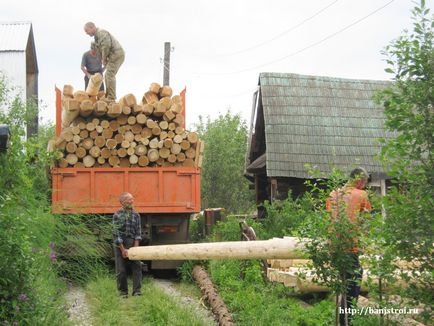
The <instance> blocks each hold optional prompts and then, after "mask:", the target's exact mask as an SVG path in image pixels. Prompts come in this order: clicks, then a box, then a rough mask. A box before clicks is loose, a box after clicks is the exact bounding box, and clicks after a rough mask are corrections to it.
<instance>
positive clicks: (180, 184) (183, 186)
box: [51, 167, 200, 214]
mask: <svg viewBox="0 0 434 326" xmlns="http://www.w3.org/2000/svg"><path fill="white" fill-rule="evenodd" d="M51 173H52V178H53V194H52V201H53V213H68V214H70V213H93V214H108V213H110V214H111V213H114V212H115V211H116V210H118V209H119V208H120V204H119V200H118V198H119V194H120V193H122V192H124V191H127V192H130V193H132V194H133V196H134V198H135V201H134V208H135V209H136V210H137V211H138V212H139V213H190V214H191V213H197V212H199V211H200V172H199V169H197V168H189V167H170V168H53V169H52V171H51Z"/></svg>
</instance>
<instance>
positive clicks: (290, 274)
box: [267, 259, 408, 293]
mask: <svg viewBox="0 0 434 326" xmlns="http://www.w3.org/2000/svg"><path fill="white" fill-rule="evenodd" d="M267 263H268V266H269V267H268V268H267V278H268V279H269V281H270V282H277V283H283V284H284V285H285V286H286V287H289V288H292V289H293V290H294V292H295V293H313V292H330V289H329V288H327V287H326V286H325V285H323V284H319V283H318V282H316V279H315V273H314V270H313V269H312V268H311V266H312V261H311V260H309V259H268V260H267ZM362 266H363V276H362V284H361V289H362V291H363V292H367V291H368V290H369V288H368V286H367V284H368V278H369V276H370V270H369V267H368V266H366V265H364V264H363V262H362ZM371 277H372V275H371ZM395 277H396V280H395V282H394V286H400V287H402V288H405V287H407V286H408V283H407V282H406V281H405V280H404V279H402V278H401V277H400V275H399V273H396V275H395ZM372 282H373V283H374V284H378V279H377V278H376V277H373V278H372ZM384 289H385V290H387V287H386V286H385V287H384Z"/></svg>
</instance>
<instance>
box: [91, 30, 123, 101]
mask: <svg viewBox="0 0 434 326" xmlns="http://www.w3.org/2000/svg"><path fill="white" fill-rule="evenodd" d="M84 31H85V33H86V34H87V35H89V36H93V37H94V39H95V44H96V47H97V49H98V51H99V53H100V55H101V59H102V64H103V66H104V68H105V71H106V72H105V85H106V89H107V93H106V97H107V99H109V100H113V101H114V100H116V74H117V72H118V70H119V68H120V66H121V65H122V63H123V62H124V60H125V52H124V49H123V48H122V46H121V45H120V44H119V42H118V41H117V40H116V39H115V38H114V36H113V35H111V34H110V33H109V32H107V31H106V30H104V29H100V28H97V27H96V26H95V24H94V23H92V22H88V23H86V24H85V25H84Z"/></svg>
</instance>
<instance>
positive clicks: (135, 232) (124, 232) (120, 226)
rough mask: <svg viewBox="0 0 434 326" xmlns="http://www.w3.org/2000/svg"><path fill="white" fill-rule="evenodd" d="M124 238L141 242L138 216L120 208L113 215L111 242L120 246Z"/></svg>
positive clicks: (134, 212) (131, 211) (132, 211)
mask: <svg viewBox="0 0 434 326" xmlns="http://www.w3.org/2000/svg"><path fill="white" fill-rule="evenodd" d="M126 238H131V239H134V240H142V233H141V224H140V214H139V213H137V212H136V211H134V210H125V209H124V208H121V209H119V210H118V211H117V212H116V213H114V214H113V240H114V243H115V244H116V245H120V244H121V243H123V242H124V239H126Z"/></svg>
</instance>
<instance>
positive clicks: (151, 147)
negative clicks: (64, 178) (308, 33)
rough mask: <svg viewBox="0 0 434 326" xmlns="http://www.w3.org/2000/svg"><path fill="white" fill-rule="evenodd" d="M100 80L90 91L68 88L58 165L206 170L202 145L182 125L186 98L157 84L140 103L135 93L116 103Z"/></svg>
mask: <svg viewBox="0 0 434 326" xmlns="http://www.w3.org/2000/svg"><path fill="white" fill-rule="evenodd" d="M95 76H96V77H95ZM98 78H101V81H102V77H100V75H98V74H97V75H94V76H92V78H91V80H90V83H89V87H88V88H87V90H86V91H75V92H74V90H73V87H72V86H70V85H65V86H64V88H63V97H62V132H61V134H60V136H59V137H55V138H54V139H52V140H51V141H50V143H49V149H50V150H52V151H55V153H56V154H55V156H56V159H57V166H58V167H61V168H65V167H75V168H84V167H86V168H90V167H172V166H177V167H178V166H184V167H194V166H196V167H201V165H202V157H203V142H201V141H200V140H199V139H198V135H197V134H196V133H195V132H188V131H187V130H185V129H184V128H183V127H182V125H183V124H184V117H183V115H182V111H183V103H182V98H181V97H180V96H179V95H175V96H173V97H172V89H171V88H170V87H169V86H163V87H161V86H160V85H159V84H157V83H152V84H151V86H150V88H149V91H147V92H146V93H145V94H144V96H143V99H142V102H141V103H137V100H136V98H135V96H134V95H133V94H127V95H125V96H124V97H122V98H121V99H120V100H119V101H118V102H114V101H109V100H107V99H105V97H104V94H103V93H101V92H98V89H99V86H98V85H100V83H99V79H98ZM97 79H98V80H97ZM92 82H93V86H95V87H96V86H98V88H96V91H95V87H93V89H92V87H90V86H91V85H92ZM89 88H91V89H89Z"/></svg>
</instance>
